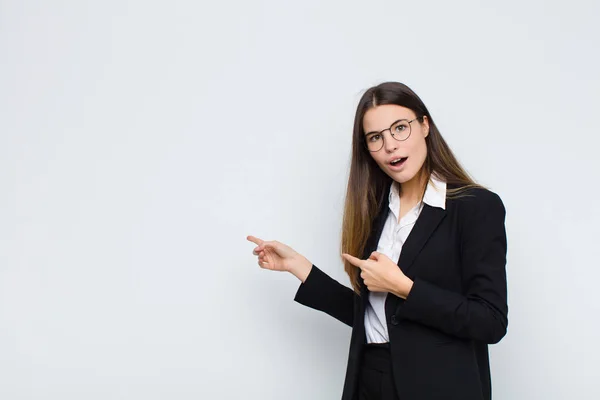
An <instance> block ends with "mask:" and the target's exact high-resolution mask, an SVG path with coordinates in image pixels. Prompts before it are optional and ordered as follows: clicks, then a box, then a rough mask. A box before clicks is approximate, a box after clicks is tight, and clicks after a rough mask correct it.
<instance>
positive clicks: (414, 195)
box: [400, 173, 427, 203]
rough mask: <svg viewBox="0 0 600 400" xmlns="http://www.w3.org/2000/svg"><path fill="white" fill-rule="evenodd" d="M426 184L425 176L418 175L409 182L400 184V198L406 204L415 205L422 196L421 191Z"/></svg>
mask: <svg viewBox="0 0 600 400" xmlns="http://www.w3.org/2000/svg"><path fill="white" fill-rule="evenodd" d="M426 184H427V181H426V176H425V174H420V173H418V174H417V175H415V177H414V178H412V179H411V180H410V181H407V182H404V183H402V184H401V187H402V190H401V194H400V198H401V199H402V200H405V201H406V202H408V203H417V202H418V201H419V200H420V198H421V195H422V194H423V189H424V188H425V185H426Z"/></svg>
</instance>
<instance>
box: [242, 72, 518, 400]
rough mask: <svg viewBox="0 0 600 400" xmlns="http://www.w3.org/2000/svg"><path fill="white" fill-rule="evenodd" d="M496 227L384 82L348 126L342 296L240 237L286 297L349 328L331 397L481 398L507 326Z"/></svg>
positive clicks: (437, 137) (441, 146) (410, 105)
mask: <svg viewBox="0 0 600 400" xmlns="http://www.w3.org/2000/svg"><path fill="white" fill-rule="evenodd" d="M504 219H505V208H504V205H503V203H502V200H501V199H500V197H499V196H498V195H497V194H496V193H494V192H492V191H490V190H488V189H486V188H484V187H482V186H480V185H478V184H476V183H475V182H473V180H472V179H471V178H470V177H469V176H468V174H467V173H466V172H465V171H464V170H463V168H462V167H461V166H460V164H459V163H458V161H457V160H456V158H455V156H454V155H453V153H452V151H451V150H450V148H449V147H448V145H447V144H446V142H445V141H444V139H443V138H442V136H441V134H440V132H439V130H438V129H437V127H436V125H435V123H434V122H433V119H432V117H431V114H430V113H429V111H428V110H427V108H426V107H425V105H424V104H423V102H422V101H421V99H420V98H419V97H418V96H417V95H416V94H415V93H414V92H413V91H412V90H411V89H410V88H408V87H407V86H405V85H403V84H401V83H397V82H386V83H382V84H380V85H378V86H375V87H372V88H370V89H369V90H367V91H366V93H365V94H364V95H363V96H362V98H361V99H360V102H359V104H358V108H357V111H356V116H355V120H354V132H353V139H352V162H351V166H350V175H349V182H348V187H347V194H346V202H345V208H344V217H343V229H342V238H341V250H342V259H343V262H344V266H345V271H346V272H347V274H348V276H349V278H350V282H351V284H352V289H350V288H348V287H346V286H344V285H342V284H340V283H339V282H337V281H335V280H334V279H332V278H331V277H329V276H328V275H326V274H325V273H324V272H323V271H322V270H320V269H319V268H317V267H316V266H315V265H314V264H312V263H311V262H310V261H309V260H308V259H307V258H305V257H304V256H302V255H301V254H299V253H297V252H296V251H294V250H293V249H292V248H291V247H289V246H287V245H285V244H283V243H280V242H277V241H263V240H261V239H258V238H256V237H254V236H248V240H250V241H252V242H254V243H256V244H257V245H258V246H257V247H256V248H255V249H254V251H253V254H254V255H257V256H258V265H259V266H260V267H261V268H266V269H270V270H275V271H288V272H291V273H292V274H294V275H295V276H296V277H298V279H300V281H301V282H302V283H301V284H300V287H299V288H298V291H297V293H296V296H295V299H294V300H295V301H297V302H299V303H301V304H303V305H306V306H308V307H311V308H313V309H316V310H320V311H323V312H325V313H327V314H329V315H331V316H333V317H334V318H336V319H338V320H340V321H341V322H343V323H345V324H347V325H349V326H351V327H352V336H351V340H350V351H349V356H348V366H347V370H346V379H345V383H344V390H343V395H342V399H343V400H356V399H358V400H363V399H364V400H366V399H401V400H429V399H432V400H433V399H444V400H452V399H456V400H489V399H491V380H490V367H489V358H488V344H493V343H497V342H498V341H500V339H502V338H503V337H504V335H505V334H506V329H507V325H508V319H507V314H508V306H507V289H506V269H505V266H506V247H507V245H506V231H505V225H504ZM358 257H360V258H358Z"/></svg>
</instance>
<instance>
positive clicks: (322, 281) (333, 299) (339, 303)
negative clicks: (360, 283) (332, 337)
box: [294, 264, 358, 326]
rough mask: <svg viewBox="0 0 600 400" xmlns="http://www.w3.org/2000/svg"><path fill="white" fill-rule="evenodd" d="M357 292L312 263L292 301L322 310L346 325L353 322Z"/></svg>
mask: <svg viewBox="0 0 600 400" xmlns="http://www.w3.org/2000/svg"><path fill="white" fill-rule="evenodd" d="M355 296H356V297H358V294H356V292H354V291H353V290H352V289H350V288H349V287H347V286H344V285H342V284H341V283H339V282H338V281H336V280H334V279H333V278H331V277H330V276H329V275H327V274H326V273H324V272H323V271H321V270H320V269H319V268H317V267H316V266H315V265H314V264H313V266H312V269H311V271H310V273H309V274H308V276H307V277H306V280H305V281H304V283H301V284H300V287H299V288H298V291H297V292H296V296H295V297H294V301H297V302H298V303H300V304H303V305H305V306H307V307H310V308H313V309H315V310H319V311H323V312H325V313H327V314H329V315H331V316H332V317H334V318H336V319H338V320H339V321H341V322H343V323H345V324H346V325H349V326H352V325H353V323H354V300H355V299H354V298H355Z"/></svg>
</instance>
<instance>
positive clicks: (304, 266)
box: [288, 258, 313, 283]
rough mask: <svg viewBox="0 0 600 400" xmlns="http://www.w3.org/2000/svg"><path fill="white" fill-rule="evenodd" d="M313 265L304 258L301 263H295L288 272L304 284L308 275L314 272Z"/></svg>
mask: <svg viewBox="0 0 600 400" xmlns="http://www.w3.org/2000/svg"><path fill="white" fill-rule="evenodd" d="M312 265H313V264H312V262H310V261H309V260H308V259H306V258H302V259H301V260H299V262H297V263H294V265H292V266H291V267H290V268H289V270H288V272H290V273H291V274H292V275H294V276H295V277H296V278H298V279H299V280H300V281H301V282H302V283H304V281H306V278H307V277H308V274H309V273H310V271H311V270H312Z"/></svg>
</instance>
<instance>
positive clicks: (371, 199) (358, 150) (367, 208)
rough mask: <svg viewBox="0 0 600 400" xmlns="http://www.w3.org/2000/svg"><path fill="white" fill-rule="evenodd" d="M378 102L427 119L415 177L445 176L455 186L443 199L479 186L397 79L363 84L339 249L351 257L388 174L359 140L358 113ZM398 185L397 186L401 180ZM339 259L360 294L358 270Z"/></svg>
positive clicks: (361, 246)
mask: <svg viewBox="0 0 600 400" xmlns="http://www.w3.org/2000/svg"><path fill="white" fill-rule="evenodd" d="M383 104H395V105H399V106H402V107H406V108H409V109H411V110H412V111H413V112H414V113H415V114H416V116H417V117H418V120H419V122H421V123H422V122H423V116H426V117H427V119H428V121H429V135H427V136H426V137H425V141H426V144H427V156H426V159H425V162H424V163H423V167H422V168H421V170H420V171H419V173H418V176H417V178H418V179H419V180H420V179H423V181H424V182H427V181H428V180H429V179H430V178H431V175H432V174H435V175H436V176H437V177H438V178H439V179H442V180H444V181H446V182H447V183H448V185H455V186H457V187H456V188H453V189H451V188H448V189H447V197H448V198H456V197H460V196H462V195H463V191H464V190H465V189H468V188H470V187H482V186H481V185H479V184H477V183H475V181H474V180H473V178H471V177H470V176H469V174H468V173H467V172H466V171H465V170H464V169H463V168H462V166H461V165H460V163H459V162H458V160H457V159H456V157H455V156H454V154H453V153H452V151H451V150H450V147H449V146H448V144H447V143H446V141H445V140H444V138H443V137H442V135H441V134H440V132H439V130H438V128H437V126H436V125H435V122H434V121H433V118H431V114H429V111H428V110H427V107H425V104H423V102H422V101H421V99H420V98H419V96H417V94H416V93H415V92H413V91H412V90H411V89H410V88H409V87H408V86H406V85H404V84H402V83H399V82H384V83H381V84H379V85H377V86H374V87H372V88H370V89H368V90H367V91H366V92H365V93H364V94H363V95H362V97H361V99H360V101H359V102H358V107H357V109H356V115H355V117H354V131H353V135H352V160H351V164H350V175H349V178H348V187H347V190H346V201H345V205H344V216H343V223H342V238H341V250H342V253H347V254H351V255H354V256H355V257H361V256H362V254H363V252H364V250H365V245H366V242H367V239H368V238H369V235H370V233H371V229H372V223H373V220H374V219H375V217H376V215H377V213H378V210H379V208H380V206H381V202H382V201H383V195H384V194H385V192H386V189H387V187H389V186H390V185H391V183H392V178H390V177H389V176H388V175H387V174H385V172H383V171H382V170H381V168H380V167H379V165H377V163H376V162H375V160H374V159H373V158H372V157H371V155H370V153H369V151H368V149H367V148H366V146H365V139H364V134H365V133H364V130H363V117H364V115H365V113H366V112H367V111H368V110H369V109H370V108H373V107H376V106H378V105H383ZM425 189H426V185H424V186H423V188H422V192H421V199H422V198H423V196H424V194H425ZM400 190H402V187H401V185H400ZM342 260H343V262H344V270H345V271H346V273H347V274H348V276H349V277H350V283H351V284H352V287H353V289H354V291H355V292H356V293H359V294H360V281H359V277H360V270H359V269H358V268H357V267H355V266H354V265H352V264H350V263H349V262H348V261H346V260H344V259H342Z"/></svg>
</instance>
